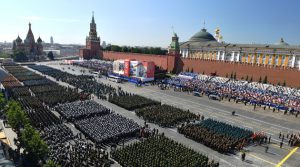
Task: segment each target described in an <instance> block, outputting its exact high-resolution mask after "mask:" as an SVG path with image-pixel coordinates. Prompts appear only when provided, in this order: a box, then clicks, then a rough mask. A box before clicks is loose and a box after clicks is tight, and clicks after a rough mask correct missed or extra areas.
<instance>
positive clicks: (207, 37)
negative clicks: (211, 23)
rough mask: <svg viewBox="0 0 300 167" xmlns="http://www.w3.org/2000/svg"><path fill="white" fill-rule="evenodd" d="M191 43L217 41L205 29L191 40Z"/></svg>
mask: <svg viewBox="0 0 300 167" xmlns="http://www.w3.org/2000/svg"><path fill="white" fill-rule="evenodd" d="M190 41H193V42H207V41H216V39H215V38H214V37H213V36H212V35H211V34H210V33H209V32H207V31H206V29H205V28H203V29H202V30H201V31H199V32H197V33H196V34H195V35H193V36H192V37H191V38H190Z"/></svg>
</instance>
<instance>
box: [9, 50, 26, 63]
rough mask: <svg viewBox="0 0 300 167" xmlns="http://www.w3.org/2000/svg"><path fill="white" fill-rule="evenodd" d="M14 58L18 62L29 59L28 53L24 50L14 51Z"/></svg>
mask: <svg viewBox="0 0 300 167" xmlns="http://www.w3.org/2000/svg"><path fill="white" fill-rule="evenodd" d="M12 58H13V59H14V61H16V62H25V61H28V57H27V55H26V53H25V52H23V51H14V53H13V54H12Z"/></svg>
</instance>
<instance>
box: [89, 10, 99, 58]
mask: <svg viewBox="0 0 300 167" xmlns="http://www.w3.org/2000/svg"><path fill="white" fill-rule="evenodd" d="M86 48H87V49H90V57H91V58H102V54H101V51H100V50H101V47H100V37H98V36H97V25H96V23H95V19H94V12H93V16H92V21H91V23H90V32H89V36H88V37H87V38H86Z"/></svg>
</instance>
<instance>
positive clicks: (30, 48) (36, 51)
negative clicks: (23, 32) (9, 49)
mask: <svg viewBox="0 0 300 167" xmlns="http://www.w3.org/2000/svg"><path fill="white" fill-rule="evenodd" d="M42 42H43V41H42V39H41V38H40V37H39V38H38V39H37V41H35V39H34V35H33V33H32V30H31V24H30V23H29V29H28V33H27V36H26V38H25V40H24V42H23V41H22V39H21V38H20V36H19V35H18V37H17V39H16V40H14V41H13V51H24V52H25V54H26V55H27V56H28V58H29V59H30V60H38V59H39V58H40V56H41V55H42V54H43V45H42Z"/></svg>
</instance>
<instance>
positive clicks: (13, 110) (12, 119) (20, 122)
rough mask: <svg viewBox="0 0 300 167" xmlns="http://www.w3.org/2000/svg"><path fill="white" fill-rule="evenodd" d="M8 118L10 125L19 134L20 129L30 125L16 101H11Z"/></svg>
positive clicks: (7, 112)
mask: <svg viewBox="0 0 300 167" xmlns="http://www.w3.org/2000/svg"><path fill="white" fill-rule="evenodd" d="M6 117H7V121H8V124H9V125H10V126H11V127H12V129H13V130H14V131H15V132H17V134H19V132H20V128H22V127H24V126H25V125H27V124H28V123H29V121H28V119H27V117H26V115H25V113H24V111H23V110H22V109H21V106H20V104H19V103H17V102H16V101H9V102H8V108H7V111H6Z"/></svg>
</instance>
